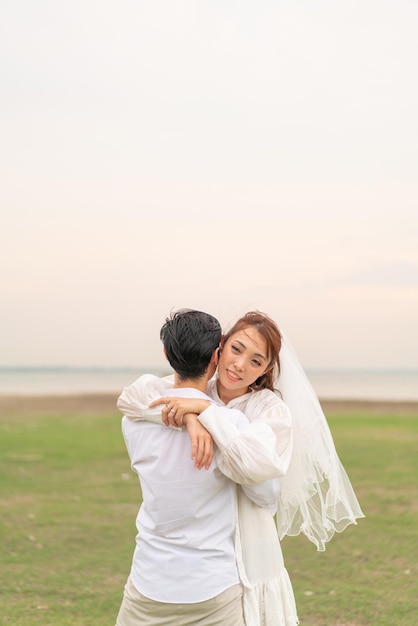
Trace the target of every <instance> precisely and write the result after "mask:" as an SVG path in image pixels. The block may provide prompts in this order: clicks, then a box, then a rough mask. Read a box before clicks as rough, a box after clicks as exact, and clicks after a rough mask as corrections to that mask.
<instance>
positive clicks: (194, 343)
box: [160, 309, 222, 379]
mask: <svg viewBox="0 0 418 626" xmlns="http://www.w3.org/2000/svg"><path fill="white" fill-rule="evenodd" d="M221 337H222V330H221V325H220V323H219V322H218V320H217V319H216V318H215V317H213V316H212V315H209V314H208V313H203V312H202V311H194V310H190V309H181V310H180V311H177V312H175V313H172V314H171V315H170V317H167V319H166V321H165V324H164V326H163V327H162V328H161V331H160V339H161V341H162V342H163V345H164V352H165V354H166V357H167V359H168V362H169V363H170V365H171V367H172V368H173V369H174V371H175V372H176V373H177V374H178V375H179V376H180V378H181V379H196V378H201V377H202V376H203V375H204V374H206V372H207V370H208V367H209V364H210V362H211V359H212V357H213V354H214V352H215V350H216V349H217V348H218V347H219V344H220V341H221Z"/></svg>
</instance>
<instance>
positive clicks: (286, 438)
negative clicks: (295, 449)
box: [198, 390, 292, 485]
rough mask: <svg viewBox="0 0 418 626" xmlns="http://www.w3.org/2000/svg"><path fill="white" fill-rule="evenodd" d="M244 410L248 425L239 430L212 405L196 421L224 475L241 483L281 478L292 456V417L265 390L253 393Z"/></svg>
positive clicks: (239, 406)
mask: <svg viewBox="0 0 418 626" xmlns="http://www.w3.org/2000/svg"><path fill="white" fill-rule="evenodd" d="M234 408H239V409H240V410H242V411H243V413H244V414H245V415H246V417H247V418H248V419H249V420H250V424H249V426H247V427H246V428H245V429H243V430H239V429H238V428H236V427H235V426H234V425H233V424H231V423H230V422H229V420H226V419H225V413H224V412H223V411H224V409H223V410H222V409H221V410H219V407H217V406H216V405H211V406H210V407H208V408H207V409H206V410H205V411H203V412H202V413H201V414H200V416H198V419H199V421H200V422H201V424H203V426H204V427H205V428H206V429H207V430H208V431H209V432H210V434H211V435H212V437H213V440H214V441H215V443H216V445H217V447H218V450H217V452H216V461H217V464H218V467H219V469H220V470H221V472H222V473H223V474H225V475H226V476H228V478H230V479H231V480H233V481H234V482H237V483H240V484H249V485H251V484H255V483H259V482H262V481H265V480H269V479H271V478H278V477H280V476H283V475H284V474H285V473H286V471H287V469H288V467H289V463H290V458H291V454H292V417H291V415H290V411H289V409H288V407H287V405H286V404H285V403H284V402H283V401H282V400H281V399H280V398H279V397H278V396H277V395H276V394H275V393H273V392H271V391H268V390H263V391H258V392H254V394H252V395H251V396H250V399H249V400H248V401H247V402H246V403H245V406H244V405H238V404H236V405H235V406H234Z"/></svg>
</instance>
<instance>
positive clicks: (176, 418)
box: [149, 397, 210, 427]
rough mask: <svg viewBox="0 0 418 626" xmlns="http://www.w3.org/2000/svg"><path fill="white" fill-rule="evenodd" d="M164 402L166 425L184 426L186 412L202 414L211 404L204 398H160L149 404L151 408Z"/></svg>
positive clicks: (164, 420) (163, 414) (163, 417)
mask: <svg viewBox="0 0 418 626" xmlns="http://www.w3.org/2000/svg"><path fill="white" fill-rule="evenodd" d="M160 404H164V405H165V406H164V407H163V408H162V410H161V413H162V419H163V423H164V424H165V425H166V426H177V427H181V426H183V419H184V416H185V415H186V413H196V414H197V415H200V413H202V411H204V410H205V409H207V408H208V406H210V402H209V401H208V400H203V399H202V398H173V397H171V398H170V397H164V398H158V400H154V401H153V402H151V404H149V407H150V408H153V407H155V406H158V405H160Z"/></svg>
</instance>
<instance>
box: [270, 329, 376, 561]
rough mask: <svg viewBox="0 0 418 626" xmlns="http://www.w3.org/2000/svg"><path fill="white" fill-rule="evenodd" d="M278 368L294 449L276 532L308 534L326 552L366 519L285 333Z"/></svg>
mask: <svg viewBox="0 0 418 626" xmlns="http://www.w3.org/2000/svg"><path fill="white" fill-rule="evenodd" d="M280 365H281V372H280V375H279V376H278V377H277V378H276V381H275V387H276V388H277V390H278V391H279V392H280V394H281V397H282V399H283V401H284V402H285V403H286V404H287V406H288V407H289V409H290V412H291V414H292V418H293V432H294V438H293V441H294V444H293V453H292V460H291V463H290V467H289V470H288V471H287V473H286V475H285V476H284V477H283V478H282V479H281V496H280V502H279V509H278V513H277V529H278V533H279V537H280V538H281V539H282V538H283V537H284V536H285V535H291V536H294V535H298V534H300V533H304V534H305V535H306V537H307V538H308V539H309V540H310V541H312V542H313V543H314V544H315V545H316V547H317V549H318V550H321V551H323V550H325V543H326V542H327V541H329V540H330V539H331V538H332V537H333V535H334V533H335V532H342V531H343V530H344V529H345V528H346V527H347V526H348V525H349V524H356V523H357V522H356V519H358V518H361V517H364V514H363V512H362V511H361V509H360V505H359V503H358V501H357V498H356V495H355V493H354V491H353V488H352V486H351V483H350V480H349V478H348V476H347V473H346V471H345V470H344V467H343V466H342V464H341V461H340V459H339V458H338V454H337V451H336V449H335V445H334V441H333V438H332V435H331V432H330V429H329V426H328V422H327V420H326V418H325V415H324V413H323V411H322V408H321V405H320V403H319V400H318V397H317V395H316V393H315V391H314V389H313V387H312V385H311V383H310V382H309V380H308V377H307V376H306V374H305V372H304V370H303V368H302V366H301V364H300V362H299V359H298V357H297V355H296V353H295V351H294V349H293V348H292V346H291V344H290V342H289V340H288V339H287V337H286V336H285V335H283V333H282V347H281V350H280Z"/></svg>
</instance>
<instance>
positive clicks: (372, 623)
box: [0, 396, 418, 626]
mask: <svg viewBox="0 0 418 626" xmlns="http://www.w3.org/2000/svg"><path fill="white" fill-rule="evenodd" d="M114 401H115V399H114V398H110V397H99V396H98V397H84V398H83V397H81V398H75V397H74V398H51V399H48V398H44V399H42V398H34V399H30V398H25V399H23V398H21V399H16V398H15V399H14V398H0V505H1V516H0V533H1V551H2V556H1V568H0V624H1V625H6V624H7V625H11V626H70V625H71V626H114V622H115V617H116V613H117V611H118V608H119V604H120V600H121V596H122V590H123V585H124V583H125V581H126V578H127V575H128V572H129V567H130V561H131V557H132V551H133V548H134V537H135V517H136V513H137V508H138V505H139V497H140V492H139V487H138V483H137V479H136V477H135V476H134V475H133V474H132V472H131V470H130V467H129V463H128V458H127V454H126V451H125V447H124V442H123V439H122V436H121V433H120V419H119V416H118V414H117V412H116V410H115V409H114V406H115V404H114ZM324 408H325V410H326V413H327V415H328V418H329V423H330V427H331V430H332V432H333V435H334V439H335V442H336V446H337V449H338V452H339V455H340V457H341V459H342V461H343V463H344V465H345V467H346V469H347V471H348V473H349V475H350V478H351V480H352V483H353V485H354V486H355V490H356V493H357V495H358V497H359V500H360V503H361V506H362V508H363V511H364V513H365V514H366V518H365V519H364V520H360V521H359V524H358V526H351V527H349V528H348V529H347V530H346V531H345V532H344V533H342V534H341V535H338V536H335V537H334V539H333V540H332V541H331V542H330V543H329V544H328V548H327V551H326V552H325V553H318V552H316V550H315V547H314V546H313V545H312V544H310V543H309V542H308V541H307V540H306V539H305V538H304V537H296V538H286V539H285V540H284V542H283V550H284V554H285V561H286V565H287V569H288V571H289V573H290V577H291V579H292V582H293V586H294V590H295V595H296V601H297V605H298V612H299V617H300V620H301V626H416V624H417V623H418V600H417V599H418V584H417V556H418V554H417V550H418V510H417V509H418V506H417V503H418V498H417V495H418V494H417V477H418V406H410V405H385V404H382V405H381V406H375V405H373V406H363V405H361V404H358V405H356V404H344V403H343V404H341V405H333V404H330V406H329V407H328V408H327V407H326V406H325V407H324ZM179 626H181V625H179Z"/></svg>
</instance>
